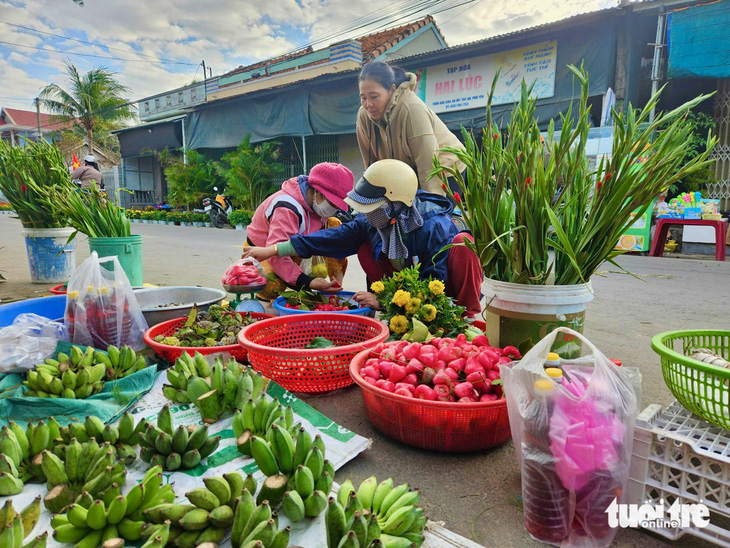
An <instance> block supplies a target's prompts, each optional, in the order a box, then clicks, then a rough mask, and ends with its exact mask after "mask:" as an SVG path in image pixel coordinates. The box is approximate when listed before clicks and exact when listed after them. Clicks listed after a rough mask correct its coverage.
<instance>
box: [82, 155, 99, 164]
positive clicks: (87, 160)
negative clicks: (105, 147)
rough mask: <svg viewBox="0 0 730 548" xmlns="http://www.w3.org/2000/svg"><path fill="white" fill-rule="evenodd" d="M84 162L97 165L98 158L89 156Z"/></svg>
mask: <svg viewBox="0 0 730 548" xmlns="http://www.w3.org/2000/svg"><path fill="white" fill-rule="evenodd" d="M84 162H89V163H90V164H95V163H96V158H94V157H93V156H92V155H91V154H89V155H88V156H86V157H85V158H84Z"/></svg>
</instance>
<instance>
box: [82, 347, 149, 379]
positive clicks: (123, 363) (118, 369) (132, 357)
mask: <svg viewBox="0 0 730 548" xmlns="http://www.w3.org/2000/svg"><path fill="white" fill-rule="evenodd" d="M94 360H95V361H96V362H97V363H103V364H104V365H105V366H106V380H108V381H113V380H115V379H121V378H122V377H126V376H127V375H131V374H132V373H136V372H137V371H142V370H143V369H144V368H145V367H147V360H145V358H144V356H138V355H137V354H136V353H135V351H134V350H133V349H132V348H130V347H129V346H122V348H117V347H116V346H114V345H109V346H108V347H107V349H106V354H104V352H99V351H98V350H97V351H96V352H94Z"/></svg>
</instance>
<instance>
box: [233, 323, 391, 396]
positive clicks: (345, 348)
mask: <svg viewBox="0 0 730 548" xmlns="http://www.w3.org/2000/svg"><path fill="white" fill-rule="evenodd" d="M388 334H389V331H388V327H387V326H386V325H385V324H384V323H383V322H380V321H377V320H374V319H372V318H368V317H366V316H358V315H356V314H337V313H329V314H327V313H311V314H297V315H291V316H280V317H278V318H272V319H269V320H263V321H260V322H256V323H255V324H252V325H249V326H247V327H245V328H244V329H242V330H241V332H240V333H239V334H238V342H240V343H241V346H243V348H245V349H246V350H247V351H248V359H249V362H250V363H251V366H252V367H253V368H254V369H255V370H256V371H260V372H261V373H262V374H263V375H264V376H265V377H268V378H269V379H272V380H274V381H276V382H277V383H279V384H280V385H281V386H283V387H284V388H286V389H287V390H291V391H293V392H329V391H330V390H336V389H338V388H344V387H345V386H350V385H351V384H352V383H353V380H352V377H351V376H350V370H349V367H350V361H351V360H352V358H353V357H354V356H355V355H357V353H358V352H361V351H362V350H363V349H368V348H372V347H374V346H375V345H377V344H378V343H381V342H384V341H385V339H387V338H388ZM314 337H326V338H328V339H329V340H331V341H332V342H333V343H334V344H336V345H338V346H336V347H334V348H319V349H304V348H303V347H304V346H306V345H308V344H309V343H310V342H311V340H312V339H313V338H314Z"/></svg>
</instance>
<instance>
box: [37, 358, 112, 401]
mask: <svg viewBox="0 0 730 548" xmlns="http://www.w3.org/2000/svg"><path fill="white" fill-rule="evenodd" d="M70 353H71V354H70V355H67V354H64V353H63V352H60V353H59V354H58V356H57V359H52V358H49V359H47V360H46V361H45V362H44V363H41V364H37V365H35V366H34V368H33V369H32V370H31V371H28V374H27V378H26V380H25V381H23V384H24V385H25V386H26V387H27V388H28V391H26V392H24V393H23V395H24V396H29V397H37V398H68V399H84V398H88V397H89V396H91V395H93V394H96V393H97V392H101V390H102V388H103V387H104V380H105V378H106V370H107V366H106V363H107V362H108V361H109V359H108V357H107V356H105V355H104V354H103V353H101V352H98V351H95V350H94V349H93V348H92V347H90V346H87V347H86V350H85V351H82V350H81V348H80V347H78V346H75V345H71V350H70ZM97 355H98V356H103V357H104V358H106V360H105V361H104V362H99V361H98V360H97V359H96V358H97Z"/></svg>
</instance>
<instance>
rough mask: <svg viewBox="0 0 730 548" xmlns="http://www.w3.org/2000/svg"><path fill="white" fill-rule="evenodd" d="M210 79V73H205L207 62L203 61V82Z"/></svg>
mask: <svg viewBox="0 0 730 548" xmlns="http://www.w3.org/2000/svg"><path fill="white" fill-rule="evenodd" d="M207 79H208V73H207V72H205V60H203V82H205V81H206V80H207Z"/></svg>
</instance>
